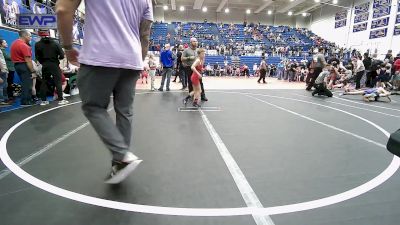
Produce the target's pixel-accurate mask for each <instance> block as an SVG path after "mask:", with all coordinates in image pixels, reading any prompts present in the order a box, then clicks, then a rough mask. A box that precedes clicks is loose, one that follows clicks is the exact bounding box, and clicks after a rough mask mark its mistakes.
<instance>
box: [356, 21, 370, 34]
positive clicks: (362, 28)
mask: <svg viewBox="0 0 400 225" xmlns="http://www.w3.org/2000/svg"><path fill="white" fill-rule="evenodd" d="M367 27H368V23H360V24H356V25H354V27H353V33H356V32H360V31H365V30H367Z"/></svg>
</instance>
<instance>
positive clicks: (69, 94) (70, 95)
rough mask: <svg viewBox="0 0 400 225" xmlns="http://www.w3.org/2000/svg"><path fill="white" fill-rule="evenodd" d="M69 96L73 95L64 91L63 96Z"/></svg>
mask: <svg viewBox="0 0 400 225" xmlns="http://www.w3.org/2000/svg"><path fill="white" fill-rule="evenodd" d="M69 96H71V95H70V94H65V93H63V97H69Z"/></svg>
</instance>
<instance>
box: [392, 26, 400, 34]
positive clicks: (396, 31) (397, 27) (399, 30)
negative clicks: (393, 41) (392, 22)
mask: <svg viewBox="0 0 400 225" xmlns="http://www.w3.org/2000/svg"><path fill="white" fill-rule="evenodd" d="M393 35H394V36H396V35H400V25H397V26H395V27H394V32H393Z"/></svg>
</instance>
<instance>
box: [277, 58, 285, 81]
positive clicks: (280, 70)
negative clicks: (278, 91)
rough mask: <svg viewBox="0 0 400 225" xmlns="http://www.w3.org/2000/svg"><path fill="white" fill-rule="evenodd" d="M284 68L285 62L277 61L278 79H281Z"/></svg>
mask: <svg viewBox="0 0 400 225" xmlns="http://www.w3.org/2000/svg"><path fill="white" fill-rule="evenodd" d="M284 68H285V64H283V61H281V62H280V63H278V80H282V78H283V69H284Z"/></svg>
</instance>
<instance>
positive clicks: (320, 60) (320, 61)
mask: <svg viewBox="0 0 400 225" xmlns="http://www.w3.org/2000/svg"><path fill="white" fill-rule="evenodd" d="M315 58H316V63H315V68H314V73H313V75H312V77H311V80H310V82H309V83H308V86H307V88H306V90H307V91H311V88H312V87H313V86H314V84H315V80H316V79H317V77H318V76H319V74H320V73H321V72H322V68H324V67H325V65H326V60H325V56H324V49H323V48H319V49H318V54H317V55H316V56H315Z"/></svg>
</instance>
